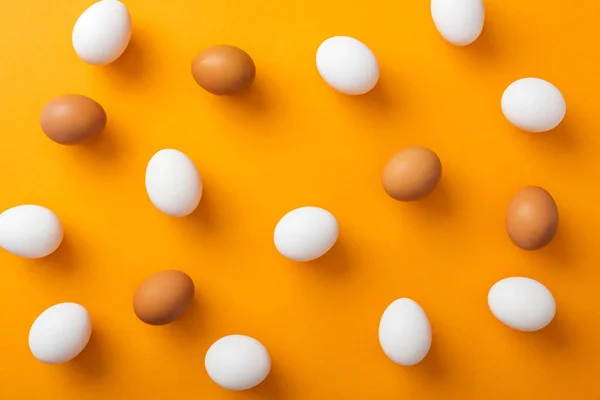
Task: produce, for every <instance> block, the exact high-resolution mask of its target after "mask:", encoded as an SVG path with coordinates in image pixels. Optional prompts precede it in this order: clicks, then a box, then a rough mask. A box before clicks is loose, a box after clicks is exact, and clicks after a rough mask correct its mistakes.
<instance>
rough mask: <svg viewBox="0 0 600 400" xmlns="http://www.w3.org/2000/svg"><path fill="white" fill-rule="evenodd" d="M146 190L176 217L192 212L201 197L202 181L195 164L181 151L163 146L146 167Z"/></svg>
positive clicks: (158, 204)
mask: <svg viewBox="0 0 600 400" xmlns="http://www.w3.org/2000/svg"><path fill="white" fill-rule="evenodd" d="M146 192H147V193H148V197H149V198H150V201H151V202H152V204H154V206H155V207H156V208H158V209H159V210H160V211H162V212H163V213H165V214H167V215H170V216H173V217H185V216H187V215H189V214H191V213H192V212H193V211H194V210H195V209H196V207H198V204H199V203H200V199H201V197H202V180H201V179H200V174H199V173H198V170H197V169H196V166H195V165H194V163H193V162H192V160H190V158H189V157H188V156H186V155H185V154H184V153H182V152H181V151H179V150H174V149H163V150H160V151H158V152H157V153H156V154H154V155H153V156H152V158H151V159H150V161H149V162H148V166H147V167H146Z"/></svg>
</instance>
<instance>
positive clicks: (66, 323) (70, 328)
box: [29, 303, 92, 364]
mask: <svg viewBox="0 0 600 400" xmlns="http://www.w3.org/2000/svg"><path fill="white" fill-rule="evenodd" d="M91 334H92V322H91V320H90V315H89V314H88V312H87V310H86V309H85V308H83V307H82V306H80V305H79V304H77V303H60V304H56V305H53V306H52V307H50V308H48V309H47V310H46V311H44V312H43V313H41V314H40V315H39V316H38V317H37V318H36V320H35V321H34V322H33V325H31V329H30V330H29V349H30V350H31V353H33V356H34V357H35V358H37V359H38V360H40V361H41V362H44V363H46V364H60V363H64V362H67V361H69V360H72V359H73V358H75V357H77V355H78V354H79V353H81V352H82V351H83V349H85V346H87V344H88V341H89V340H90V335H91Z"/></svg>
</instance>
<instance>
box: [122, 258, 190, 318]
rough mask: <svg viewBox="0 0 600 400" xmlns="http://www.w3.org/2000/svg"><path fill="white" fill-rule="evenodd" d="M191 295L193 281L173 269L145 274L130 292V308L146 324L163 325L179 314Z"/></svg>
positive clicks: (179, 315) (185, 307)
mask: <svg viewBox="0 0 600 400" xmlns="http://www.w3.org/2000/svg"><path fill="white" fill-rule="evenodd" d="M193 297H194V282H193V281H192V279H191V278H190V277H189V276H188V275H187V274H185V273H183V272H181V271H175V270H167V271H162V272H158V273H156V274H154V275H151V276H149V277H148V278H146V280H145V281H144V282H142V283H141V284H140V286H138V288H137V290H136V292H135V295H134V296H133V311H134V312H135V315H137V317H138V318H139V319H140V320H142V321H143V322H145V323H147V324H149V325H165V324H168V323H170V322H173V321H175V320H176V319H178V318H179V317H181V316H182V315H183V313H184V312H185V310H187V308H188V307H189V305H190V303H191V302H192V299H193Z"/></svg>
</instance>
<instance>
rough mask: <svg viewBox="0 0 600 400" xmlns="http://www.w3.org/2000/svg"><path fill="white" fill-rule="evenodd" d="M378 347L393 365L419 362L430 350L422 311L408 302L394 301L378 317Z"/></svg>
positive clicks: (426, 325)
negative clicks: (379, 319) (379, 318)
mask: <svg viewBox="0 0 600 400" xmlns="http://www.w3.org/2000/svg"><path fill="white" fill-rule="evenodd" d="M379 343H380V344H381V348H382V349H383V352H384V353H385V354H386V355H387V356H388V357H389V359H390V360H392V361H393V362H395V363H396V364H400V365H415V364H418V363H419V362H421V361H422V360H423V359H424V358H425V356H427V353H428V352H429V348H430V347H431V325H430V324H429V319H428V318H427V315H426V314H425V311H423V309H422V308H421V306H419V305H418V304H417V303H416V302H415V301H413V300H411V299H408V298H400V299H397V300H395V301H394V302H393V303H392V304H390V305H389V306H388V307H387V308H386V309H385V311H384V312H383V315H382V316H381V321H380V322H379Z"/></svg>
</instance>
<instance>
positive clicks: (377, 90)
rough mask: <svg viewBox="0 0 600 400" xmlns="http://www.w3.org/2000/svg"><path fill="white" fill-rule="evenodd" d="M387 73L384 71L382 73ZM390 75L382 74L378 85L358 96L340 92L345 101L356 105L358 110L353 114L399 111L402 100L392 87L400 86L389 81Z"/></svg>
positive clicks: (371, 114) (377, 113) (378, 115)
mask: <svg viewBox="0 0 600 400" xmlns="http://www.w3.org/2000/svg"><path fill="white" fill-rule="evenodd" d="M384 73H385V71H384V72H382V75H383V74H384ZM389 81H390V78H389V77H388V76H380V78H379V81H378V82H377V85H375V87H374V88H373V89H371V90H370V91H369V92H367V93H365V94H361V95H357V96H349V95H346V94H343V93H339V94H338V95H339V96H341V97H342V98H343V99H344V101H346V102H347V103H348V104H350V105H351V106H352V107H353V108H354V107H356V109H357V112H356V113H353V115H357V116H361V118H362V117H364V112H365V111H367V112H368V114H369V115H370V116H371V117H372V118H381V117H387V116H390V115H392V114H394V113H395V112H397V111H398V108H399V107H400V106H399V103H400V101H399V100H398V98H396V97H395V96H394V94H393V93H392V92H391V90H390V88H391V87H397V86H399V85H398V84H396V83H392V82H389ZM332 90H333V89H332Z"/></svg>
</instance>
